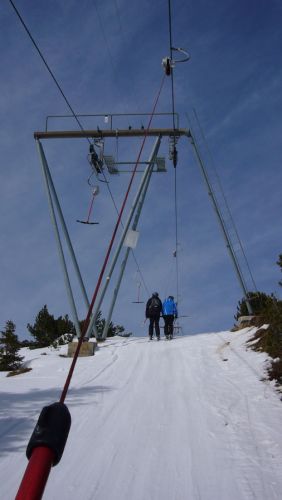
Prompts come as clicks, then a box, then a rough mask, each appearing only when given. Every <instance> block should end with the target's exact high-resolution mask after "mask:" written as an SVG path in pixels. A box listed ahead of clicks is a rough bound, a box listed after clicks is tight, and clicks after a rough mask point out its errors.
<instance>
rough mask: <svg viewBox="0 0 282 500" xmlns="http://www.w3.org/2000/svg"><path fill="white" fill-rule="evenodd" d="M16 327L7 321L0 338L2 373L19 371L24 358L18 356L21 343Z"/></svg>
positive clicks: (0, 365)
mask: <svg viewBox="0 0 282 500" xmlns="http://www.w3.org/2000/svg"><path fill="white" fill-rule="evenodd" d="M15 331H16V325H15V324H14V323H13V321H7V322H6V326H5V329H4V330H3V331H1V337H0V371H9V370H17V369H18V368H20V366H21V363H22V360H23V357H22V356H19V355H18V351H19V349H20V342H19V340H18V337H17V335H16V333H15Z"/></svg>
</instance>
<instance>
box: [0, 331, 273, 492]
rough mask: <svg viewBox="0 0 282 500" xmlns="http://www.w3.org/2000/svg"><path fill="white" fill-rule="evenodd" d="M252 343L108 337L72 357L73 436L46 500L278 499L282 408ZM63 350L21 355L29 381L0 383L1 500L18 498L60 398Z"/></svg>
mask: <svg viewBox="0 0 282 500" xmlns="http://www.w3.org/2000/svg"><path fill="white" fill-rule="evenodd" d="M250 336H251V331H250V330H248V329H246V330H242V331H240V332H237V333H230V332H220V333H214V334H202V335H195V336H184V337H177V338H176V339H174V340H173V341H172V342H167V341H161V342H156V341H153V342H148V340H147V339H146V338H140V337H139V338H129V339H122V338H113V339H109V340H107V342H106V343H104V344H103V345H101V346H100V347H99V349H98V350H97V352H96V354H95V356H94V357H92V358H79V360H78V364H77V367H76V370H75V373H74V378H73V381H72V384H71V389H70V392H69V395H68V397H67V400H66V403H67V405H68V407H69V410H70V412H71V415H72V427H71V431H70V435H69V439H68V442H67V446H66V449H65V452H64V455H63V458H62V460H61V462H60V464H59V465H58V466H57V467H54V468H53V469H52V470H51V474H50V476H49V480H48V483H47V487H46V490H45V494H44V499H46V500H57V499H58V498H60V499H61V500H72V499H75V500H77V499H78V498H80V499H82V500H90V499H93V500H182V499H183V500H184V499H185V500H186V499H189V500H200V499H201V500H247V499H257V500H278V499H280V498H281V491H282V474H281V464H282V434H281V415H282V403H281V401H280V399H279V395H278V394H277V393H276V392H275V390H274V388H273V385H272V384H271V383H269V382H263V381H261V378H262V377H263V376H264V367H265V360H266V355H265V354H258V353H255V352H253V351H250V350H248V351H247V350H246V347H245V345H244V343H245V342H246V340H247V339H248V338H250ZM65 352H66V347H62V348H61V349H60V350H58V351H55V350H51V349H39V350H36V351H29V350H28V349H24V353H25V355H26V360H27V364H28V365H29V366H31V367H32V371H30V372H28V373H26V374H23V375H20V376H16V377H11V378H6V377H5V374H3V373H2V374H1V378H0V384H1V403H0V405H1V406H0V485H1V486H0V489H1V494H0V498H1V499H5V500H9V499H13V498H14V496H15V493H16V491H17V489H18V486H19V484H20V481H21V478H22V475H23V472H24V470H25V467H26V463H27V460H26V458H25V448H26V444H27V442H28V440H29V437H30V434H31V432H32V430H33V428H34V424H35V422H36V420H37V418H38V415H39V413H40V411H41V409H42V407H43V406H44V405H47V404H50V403H52V402H54V401H57V400H58V399H59V394H60V391H61V389H62V387H63V384H64V381H65V378H66V374H67V371H68V367H69V365H70V359H68V358H65V357H61V356H59V354H61V355H62V354H64V353H65ZM44 353H46V354H44Z"/></svg>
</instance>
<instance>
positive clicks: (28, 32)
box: [9, 0, 149, 293]
mask: <svg viewBox="0 0 282 500" xmlns="http://www.w3.org/2000/svg"><path fill="white" fill-rule="evenodd" d="M9 2H10V4H11V5H12V7H13V9H14V11H15V13H16V14H17V16H18V18H19V20H20V22H21V24H22V25H23V27H24V29H25V31H26V33H27V34H28V36H29V38H30V40H31V42H32V44H33V45H34V47H35V49H36V51H37V52H38V54H39V56H40V58H41V60H42V61H43V63H44V65H45V67H46V69H47V71H48V73H49V74H50V75H51V77H52V79H53V81H54V83H55V85H56V87H57V88H58V90H59V92H60V94H61V95H62V97H63V99H64V101H65V103H66V105H67V107H68V108H69V110H70V112H71V114H72V116H73V117H74V119H75V120H76V122H77V124H78V126H79V128H80V130H81V131H84V128H83V126H82V124H81V122H80V120H79V119H78V117H77V115H76V113H75V111H74V109H73V107H72V106H71V104H70V102H69V100H68V99H67V97H66V95H65V93H64V91H63V89H62V87H61V85H60V84H59V82H58V80H57V78H56V77H55V75H54V73H53V71H52V70H51V68H50V66H49V64H48V63H47V61H46V59H45V57H44V55H43V54H42V52H41V50H40V48H39V47H38V44H37V43H36V41H35V40H34V38H33V36H32V34H31V32H30V30H29V29H28V27H27V25H26V23H25V21H24V19H23V18H22V16H21V14H20V12H19V11H18V9H17V7H16V5H15V4H14V2H13V0H9ZM95 8H96V6H95ZM96 10H97V8H96ZM98 14H99V13H98ZM86 140H87V141H88V143H89V144H90V146H93V145H92V143H91V141H90V140H89V138H88V137H86ZM102 175H103V177H104V180H105V183H106V186H107V189H108V192H109V194H110V197H111V200H112V202H113V205H114V207H115V210H116V212H117V213H118V208H117V206H116V203H115V200H114V197H113V194H112V191H111V189H110V186H109V183H108V181H107V179H106V176H105V173H104V171H103V170H102ZM121 225H122V221H121ZM132 256H133V259H134V262H135V265H136V267H137V270H138V271H139V273H140V276H141V279H142V282H143V285H144V287H145V289H146V290H147V292H148V287H147V285H146V283H145V280H144V277H143V274H142V272H141V269H140V266H139V264H138V262H137V259H136V256H135V254H134V252H132ZM148 293H149V292H148Z"/></svg>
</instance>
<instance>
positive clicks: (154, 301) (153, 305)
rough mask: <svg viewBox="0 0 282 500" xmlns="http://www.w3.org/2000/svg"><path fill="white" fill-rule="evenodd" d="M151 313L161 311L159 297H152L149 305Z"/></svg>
mask: <svg viewBox="0 0 282 500" xmlns="http://www.w3.org/2000/svg"><path fill="white" fill-rule="evenodd" d="M148 310H149V313H150V314H152V315H154V314H159V313H160V312H161V302H160V299H158V298H157V297H152V298H151V302H150V304H149V307H148Z"/></svg>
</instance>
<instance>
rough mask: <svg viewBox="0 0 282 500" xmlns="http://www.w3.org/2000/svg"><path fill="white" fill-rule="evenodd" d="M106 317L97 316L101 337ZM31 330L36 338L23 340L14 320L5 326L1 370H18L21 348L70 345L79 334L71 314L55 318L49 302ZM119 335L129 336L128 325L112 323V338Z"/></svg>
mask: <svg viewBox="0 0 282 500" xmlns="http://www.w3.org/2000/svg"><path fill="white" fill-rule="evenodd" d="M84 321H85V320H82V321H80V322H79V323H80V330H81V331H82V329H83V326H84ZM104 325H105V319H104V318H102V317H101V311H100V312H99V313H98V315H97V319H96V329H97V332H98V339H99V338H101V337H102V333H103V329H104ZM27 329H28V331H29V333H30V335H31V337H32V340H23V341H20V340H19V339H18V336H17V335H16V333H15V332H16V325H15V323H13V321H11V320H9V321H7V322H6V324H5V327H4V329H3V330H2V331H1V332H0V333H1V336H0V371H9V370H17V369H18V368H20V366H21V362H22V360H23V357H22V356H20V355H19V350H20V348H21V347H29V348H30V349H36V348H39V347H48V346H50V345H53V346H54V347H57V346H58V345H62V344H66V343H68V342H70V341H71V340H72V338H73V336H75V335H76V332H75V327H74V324H73V322H72V321H71V320H70V319H69V317H68V315H67V314H66V315H65V316H59V317H58V318H55V317H54V316H53V315H52V314H50V313H49V311H48V307H47V305H46V304H45V305H44V306H43V307H42V309H41V310H40V311H39V313H38V314H37V316H36V318H35V321H34V323H33V324H31V323H28V324H27ZM115 335H121V336H129V335H131V334H130V333H129V334H126V333H124V327H123V326H121V325H114V324H113V323H112V322H110V325H109V330H108V337H113V336H115Z"/></svg>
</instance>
